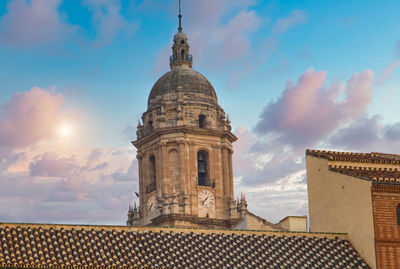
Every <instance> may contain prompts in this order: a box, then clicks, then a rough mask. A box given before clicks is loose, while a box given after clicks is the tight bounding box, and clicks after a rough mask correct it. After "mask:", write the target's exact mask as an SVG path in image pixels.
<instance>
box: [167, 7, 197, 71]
mask: <svg viewBox="0 0 400 269" xmlns="http://www.w3.org/2000/svg"><path fill="white" fill-rule="evenodd" d="M178 18H179V27H178V30H179V32H178V33H177V34H176V35H175V36H174V44H173V46H172V55H171V57H170V58H169V66H170V67H171V69H175V68H192V63H193V57H192V55H190V54H189V48H190V46H189V44H188V38H187V36H186V35H185V34H184V33H183V32H182V7H181V0H179V15H178Z"/></svg>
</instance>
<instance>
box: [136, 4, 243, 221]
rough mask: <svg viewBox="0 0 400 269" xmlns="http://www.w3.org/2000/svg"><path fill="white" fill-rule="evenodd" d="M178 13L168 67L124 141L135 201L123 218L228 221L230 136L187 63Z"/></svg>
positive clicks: (203, 82)
mask: <svg viewBox="0 0 400 269" xmlns="http://www.w3.org/2000/svg"><path fill="white" fill-rule="evenodd" d="M179 10H180V9H179ZM178 17H179V28H178V33H177V34H176V35H175V36H174V40H173V46H172V55H171V57H170V67H171V71H169V72H167V73H166V74H164V75H163V76H162V77H161V78H160V79H159V80H158V81H157V82H156V83H155V84H154V86H153V88H152V90H151V92H150V95H149V99H148V106H147V111H146V112H144V113H143V115H142V120H141V121H139V123H138V127H137V140H136V141H133V142H132V143H133V145H134V146H135V147H136V148H137V158H138V162H139V193H140V195H139V196H140V205H139V209H138V213H137V211H135V212H136V213H135V212H134V211H133V209H132V210H131V211H132V212H130V216H136V217H135V218H133V217H130V219H129V220H128V224H129V225H137V226H139V225H140V226H145V225H151V226H168V227H210V228H230V227H233V226H234V225H235V224H236V223H237V222H238V220H239V218H240V214H239V213H238V211H237V208H236V203H235V200H234V190H233V170H232V154H233V148H232V143H233V142H234V141H236V140H237V138H236V137H235V135H234V134H232V132H231V126H230V120H229V117H227V116H226V115H225V112H224V110H223V109H222V108H221V107H220V106H219V105H218V99H217V95H216V93H215V90H214V88H213V86H212V85H211V83H210V82H209V81H208V80H207V79H206V78H205V77H204V76H203V75H201V74H200V73H198V72H196V71H194V70H192V64H193V58H192V56H191V55H190V54H189V49H190V46H189V42H188V38H187V36H186V35H185V34H184V33H183V31H182V14H181V12H179V16H178ZM135 208H136V207H135ZM137 216H138V217H137Z"/></svg>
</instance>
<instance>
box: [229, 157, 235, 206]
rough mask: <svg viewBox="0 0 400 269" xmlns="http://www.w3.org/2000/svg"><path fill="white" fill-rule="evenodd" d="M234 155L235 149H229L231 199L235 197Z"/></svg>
mask: <svg viewBox="0 0 400 269" xmlns="http://www.w3.org/2000/svg"><path fill="white" fill-rule="evenodd" d="M232 156H233V150H231V149H229V150H228V163H229V183H230V187H229V191H230V197H231V199H233V197H234V190H233V188H234V186H233V168H232Z"/></svg>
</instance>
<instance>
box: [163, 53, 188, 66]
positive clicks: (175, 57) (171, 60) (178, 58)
mask: <svg viewBox="0 0 400 269" xmlns="http://www.w3.org/2000/svg"><path fill="white" fill-rule="evenodd" d="M179 61H184V62H190V63H193V56H192V55H191V54H183V55H171V57H169V63H170V64H172V63H174V62H179Z"/></svg>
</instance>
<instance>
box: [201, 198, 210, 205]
mask: <svg viewBox="0 0 400 269" xmlns="http://www.w3.org/2000/svg"><path fill="white" fill-rule="evenodd" d="M207 199H208V197H207V198H206V199H204V200H203V202H201V205H204V203H205V202H206V201H207Z"/></svg>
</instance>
